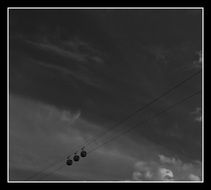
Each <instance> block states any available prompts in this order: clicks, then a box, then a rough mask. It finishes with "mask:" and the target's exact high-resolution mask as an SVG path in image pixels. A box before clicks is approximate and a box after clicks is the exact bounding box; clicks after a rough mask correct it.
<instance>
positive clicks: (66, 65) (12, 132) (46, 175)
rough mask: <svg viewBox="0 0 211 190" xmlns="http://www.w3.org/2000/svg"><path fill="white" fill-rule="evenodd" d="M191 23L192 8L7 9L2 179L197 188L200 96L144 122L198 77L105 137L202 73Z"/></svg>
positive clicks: (194, 85) (198, 31) (196, 30)
mask: <svg viewBox="0 0 211 190" xmlns="http://www.w3.org/2000/svg"><path fill="white" fill-rule="evenodd" d="M201 24H202V23H201V10H141V9H139V10H111V9H105V10H72V9H69V10H15V9H10V10H9V97H8V98H9V180H11V181H18V180H21V181H24V180H27V179H28V178H30V176H33V177H32V178H31V180H33V181H39V180H41V181H48V180H53V181H55V180H56V181H57V180H58V181H61V180H64V181H74V180H76V181H81V180H88V181H89V180H91V181H93V180H94V181H96V180H97V181H98V180H102V181H106V180H110V181H140V182H141V181H200V180H201V179H202V105H201V98H202V96H201V94H199V95H197V96H194V97H192V98H191V99H189V100H188V101H186V102H183V103H182V104H179V105H177V106H176V107H174V108H173V109H171V110H170V111H168V112H166V113H165V114H163V115H162V116H160V117H157V118H152V116H153V115H155V114H157V113H159V112H160V111H161V110H165V109H166V108H167V107H168V106H170V105H172V104H174V103H176V102H178V101H180V100H182V99H183V98H185V97H187V96H190V95H191V94H193V93H195V92H196V91H198V90H200V89H201V88H202V81H201V74H198V75H195V76H194V77H193V78H191V79H190V80H188V81H187V82H186V83H184V84H183V85H181V86H179V87H178V88H176V89H175V90H174V91H173V92H172V93H171V94H169V95H168V96H166V97H164V98H162V99H161V100H159V101H158V102H156V103H154V104H152V105H151V106H150V107H147V109H145V110H144V111H143V112H141V113H138V114H136V115H135V116H134V117H132V118H130V119H129V120H128V121H126V122H124V123H122V125H120V126H118V127H117V128H115V130H111V129H112V126H113V125H114V124H115V123H117V122H119V121H120V120H122V119H124V118H126V117H127V116H128V115H129V114H131V113H133V112H134V111H135V110H137V109H138V108H140V107H142V106H144V105H145V104H147V103H149V102H150V101H152V100H153V99H154V98H156V97H157V96H159V95H160V94H162V93H163V92H164V91H166V90H168V89H170V88H171V87H172V86H174V85H175V84H177V83H178V82H180V81H182V80H184V79H185V78H187V77H189V76H190V75H192V74H194V73H196V72H198V71H200V70H201V69H202V67H201V66H202V47H201V43H202V41H201V38H202V27H201ZM145 120H146V121H147V124H144V123H143V121H145ZM130 128H134V130H131V131H130V132H128V133H123V134H121V135H119V134H120V133H121V132H122V131H123V130H125V129H130ZM99 134H103V136H102V135H101V136H102V137H101V138H98V139H97V140H96V141H91V143H90V144H88V145H87V146H85V150H87V151H88V155H87V157H86V158H81V159H80V161H79V162H77V163H76V162H74V163H73V165H72V166H67V165H65V161H66V156H67V155H69V154H72V153H74V152H75V151H78V153H79V152H80V148H82V146H83V145H84V144H85V142H87V139H95V138H96V137H99ZM118 135H119V136H118ZM116 136H118V138H117V137H116ZM110 138H111V139H113V140H112V141H110V142H109V143H106V144H103V143H105V142H106V141H107V140H108V139H110ZM102 144H103V145H102ZM100 145H102V146H100ZM76 146H77V147H79V148H77V149H75V147H76ZM98 146H99V147H98ZM89 151H90V153H89ZM54 162H55V163H56V164H53V165H52V167H49V168H48V169H46V170H44V168H46V167H48V166H49V165H50V164H52V163H54ZM40 171H42V172H40ZM38 172H40V173H38Z"/></svg>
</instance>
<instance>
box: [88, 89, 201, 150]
mask: <svg viewBox="0 0 211 190" xmlns="http://www.w3.org/2000/svg"><path fill="white" fill-rule="evenodd" d="M201 92H202V91H201V90H199V91H197V92H195V93H193V94H192V95H190V96H188V97H185V98H183V99H182V100H180V101H179V102H177V103H175V104H173V105H171V106H169V107H168V108H167V109H165V110H163V111H161V112H159V113H158V114H156V115H154V116H153V117H152V118H150V121H151V120H152V119H155V118H157V117H159V116H160V115H162V114H163V113H165V112H167V111H169V110H171V109H172V108H173V107H175V106H177V105H178V104H181V103H183V102H185V101H187V100H189V99H190V98H192V97H194V96H196V95H198V94H200V93H201ZM147 120H148V119H147ZM139 125H140V124H139ZM139 125H136V126H133V127H131V128H129V129H127V130H124V131H122V132H121V133H119V134H118V135H116V136H114V137H113V138H111V139H109V140H107V141H106V142H104V143H103V144H101V145H99V146H97V147H96V148H94V149H92V150H90V151H89V152H88V153H89V154H90V153H91V152H94V151H95V150H97V149H98V148H100V147H101V146H103V145H105V144H107V143H109V142H111V141H113V140H114V139H116V138H118V137H119V136H121V135H123V134H125V133H128V132H130V131H131V130H134V129H135V128H137V127H138V126H139Z"/></svg>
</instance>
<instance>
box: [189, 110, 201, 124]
mask: <svg viewBox="0 0 211 190" xmlns="http://www.w3.org/2000/svg"><path fill="white" fill-rule="evenodd" d="M191 115H193V116H194V120H195V121H196V122H201V121H202V110H201V108H200V107H197V108H196V109H195V111H193V112H191Z"/></svg>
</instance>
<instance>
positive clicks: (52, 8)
mask: <svg viewBox="0 0 211 190" xmlns="http://www.w3.org/2000/svg"><path fill="white" fill-rule="evenodd" d="M10 9H43V10H46V9H50V10H55V9H57V10H58V9H96V10H99V9H100V10H102V9H112V10H115V9H119V10H121V9H122V10H130V9H134V10H136V9H137V10H140V9H148V10H150V9H151V10H155V9H172V10H174V9H184V10H185V9H187V10H189V9H190V10H193V9H194V10H195V9H196V10H202V180H201V181H10V180H9V10H10ZM203 84H204V8H203V7H8V8H7V123H8V125H7V182H8V183H203V182H204V98H203V97H204V86H203Z"/></svg>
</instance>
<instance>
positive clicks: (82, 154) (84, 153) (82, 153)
mask: <svg viewBox="0 0 211 190" xmlns="http://www.w3.org/2000/svg"><path fill="white" fill-rule="evenodd" d="M81 150H82V151H81V157H86V155H87V152H86V151H85V150H84V147H83V148H82V149H81Z"/></svg>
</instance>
